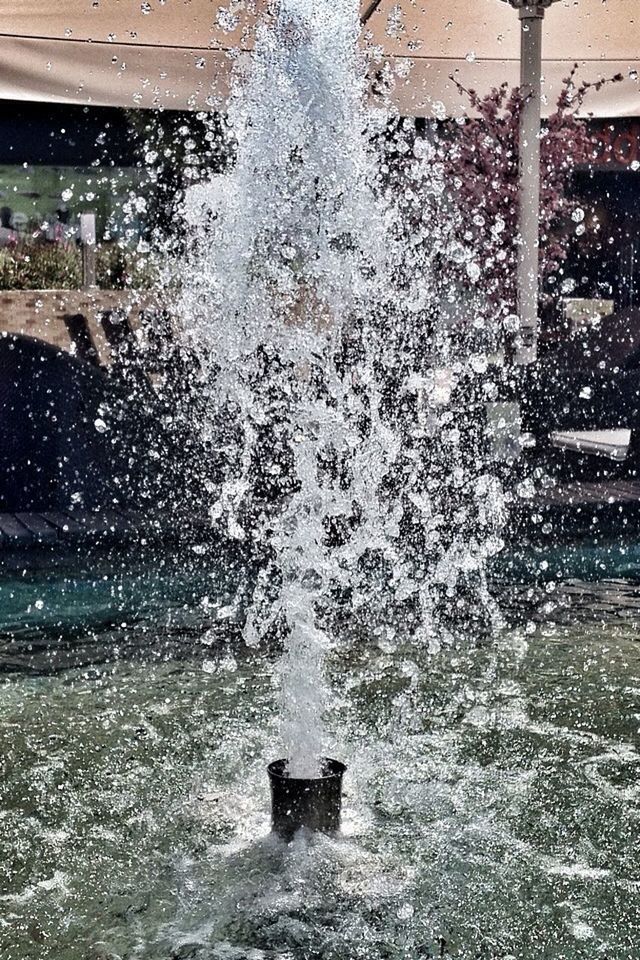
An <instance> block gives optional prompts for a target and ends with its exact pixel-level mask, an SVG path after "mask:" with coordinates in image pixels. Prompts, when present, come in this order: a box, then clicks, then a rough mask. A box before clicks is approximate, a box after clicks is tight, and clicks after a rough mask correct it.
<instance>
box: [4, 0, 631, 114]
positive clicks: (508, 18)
mask: <svg viewBox="0 0 640 960" xmlns="http://www.w3.org/2000/svg"><path fill="white" fill-rule="evenodd" d="M336 2H340V0H336ZM367 5H368V4H366V3H365V2H363V4H362V6H363V9H364V8H365V7H366V6H367ZM265 7H266V0H20V2H19V3H16V2H15V0H0V98H4V99H18V100H36V101H50V102H66V103H82V104H94V105H111V106H122V107H136V106H138V107H154V106H163V107H166V108H169V109H184V108H203V107H206V105H207V98H210V97H211V95H213V97H214V100H215V102H216V103H223V102H224V98H225V97H226V96H227V94H228V90H229V83H230V76H231V71H232V67H233V63H234V56H233V55H232V56H230V55H229V51H230V50H234V49H236V50H240V51H244V52H246V51H249V50H250V49H251V45H252V36H253V28H254V24H255V17H256V13H257V14H258V15H259V14H260V13H261V12H262V11H264V9H265ZM249 8H251V12H248V11H249ZM236 16H237V21H238V22H237V25H236V26H235V28H233V29H231V30H229V20H230V18H231V17H236ZM362 43H363V44H372V45H376V46H379V47H381V48H382V50H383V54H384V58H385V59H386V60H387V61H388V62H389V64H390V67H391V70H392V72H393V74H394V75H395V77H396V82H395V88H394V90H393V93H392V99H394V100H395V102H396V104H397V106H398V108H399V110H400V112H401V113H402V114H404V115H406V116H430V115H432V114H433V112H434V109H435V111H436V112H437V113H438V114H440V115H442V114H443V113H444V112H446V114H448V115H455V114H458V113H461V112H462V111H464V109H465V107H466V101H465V98H464V97H462V96H461V95H460V94H459V93H458V90H457V87H456V85H455V84H454V83H453V82H452V80H451V79H450V77H451V76H455V77H456V79H457V80H459V82H460V83H462V84H463V86H465V87H474V88H475V89H477V90H478V91H487V90H489V89H490V88H491V87H492V86H498V85H499V84H500V83H502V82H503V81H505V80H506V81H508V82H509V83H510V84H513V85H515V84H517V82H518V76H519V68H518V63H519V21H518V16H517V13H516V12H515V11H514V10H513V9H511V8H510V7H509V6H508V5H507V4H506V3H504V2H501V0H382V2H381V4H380V6H379V8H378V9H377V10H376V12H375V13H374V14H373V16H372V18H371V20H370V21H369V23H368V24H367V26H366V27H365V28H364V30H363V37H362ZM240 55H243V53H242V52H241V54H240ZM639 60H640V3H639V0H559V2H557V3H555V4H554V5H553V6H552V7H551V8H550V9H549V10H548V11H547V15H546V17H545V40H544V65H543V72H544V80H545V95H546V101H547V103H548V104H549V106H550V107H551V108H552V107H553V104H554V103H555V99H556V95H557V92H558V91H559V89H560V86H561V83H562V79H563V77H565V76H567V74H568V73H569V71H570V69H571V67H572V65H573V63H574V61H577V62H578V63H579V74H578V76H579V78H580V79H584V80H591V81H597V80H598V79H601V78H603V77H609V76H612V75H614V74H616V73H622V74H623V75H624V78H625V79H624V81H623V82H622V83H617V84H609V85H606V86H605V87H604V88H603V89H602V90H600V91H599V92H595V91H594V92H593V93H592V95H591V96H590V97H589V98H588V101H587V102H586V104H585V110H586V111H588V112H589V113H593V115H595V116H600V117H628V116H639V115H640V84H639V82H638V78H637V74H636V72H635V71H636V69H640V67H639V66H638V61H639Z"/></svg>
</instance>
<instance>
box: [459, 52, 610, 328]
mask: <svg viewBox="0 0 640 960" xmlns="http://www.w3.org/2000/svg"><path fill="white" fill-rule="evenodd" d="M575 71H576V67H574V69H573V70H572V72H571V74H570V75H569V76H568V77H567V78H566V79H565V81H564V86H563V89H562V91H561V93H560V96H559V98H558V101H557V103H556V109H555V111H554V113H553V114H552V115H551V116H550V117H549V118H548V119H547V120H546V121H545V123H544V124H543V126H542V130H541V136H540V157H541V174H542V176H541V193H540V276H541V279H542V280H543V281H545V280H546V281H547V282H549V281H553V278H554V276H555V275H557V273H558V271H559V270H560V268H561V265H562V263H563V261H564V260H565V259H566V257H567V254H568V244H567V243H566V242H563V236H562V231H563V228H564V225H566V224H567V223H571V222H572V220H573V221H575V231H576V233H577V234H578V235H580V234H583V233H584V232H585V229H586V226H585V224H584V223H583V222H582V221H583V219H584V214H583V212H582V211H581V210H580V209H579V205H578V203H577V201H575V200H573V199H571V198H570V196H569V191H568V187H569V183H570V179H571V175H572V172H573V170H574V168H575V167H576V166H577V165H578V164H584V163H588V162H589V160H591V159H593V157H594V155H595V141H594V139H593V137H592V136H591V135H590V133H589V131H588V128H587V125H586V122H585V121H584V120H580V119H579V118H578V117H577V116H576V112H577V110H578V108H579V107H580V105H581V104H582V102H583V100H584V97H585V95H586V94H587V92H588V90H589V89H590V88H591V87H594V88H595V89H599V88H600V87H601V86H602V85H603V84H604V83H607V82H615V81H617V80H619V79H622V78H621V77H619V76H616V77H612V78H611V79H610V80H609V81H607V80H602V81H599V82H598V83H596V84H589V83H583V84H582V85H580V86H579V87H576V85H575V83H574V78H575ZM452 79H454V78H452ZM454 82H456V83H457V81H454ZM457 86H458V89H459V90H461V91H462V92H463V93H464V94H465V95H466V96H467V98H468V101H469V105H470V107H471V108H472V109H473V111H474V113H475V114H476V115H477V116H476V117H474V118H472V119H468V120H467V121H466V122H465V123H463V124H461V125H459V126H458V127H457V128H456V130H455V132H454V134H453V143H452V145H451V149H450V150H449V151H448V154H447V157H446V159H445V170H446V173H447V175H448V177H449V179H450V181H451V182H452V185H453V188H454V192H455V194H456V196H457V199H458V202H459V205H460V210H461V213H462V226H461V228H460V234H461V235H460V236H459V239H460V240H462V241H463V242H464V243H465V244H467V245H468V246H470V247H471V248H473V249H474V250H475V251H478V252H479V254H480V261H479V264H478V266H479V268H480V269H479V271H478V280H479V282H481V283H482V286H483V289H484V290H485V292H486V294H487V297H488V300H489V302H490V304H491V306H492V308H494V309H496V310H497V311H498V316H499V317H500V318H502V319H504V317H505V316H507V315H508V314H512V313H514V312H515V310H516V264H517V259H518V242H519V238H518V179H519V178H518V150H519V125H520V112H521V110H522V105H523V103H524V95H523V93H522V91H521V89H520V88H519V87H515V88H513V89H511V90H510V89H509V85H508V84H507V83H503V84H502V85H501V86H500V87H495V88H493V90H492V91H491V92H490V93H489V94H487V95H486V96H484V97H481V96H480V95H479V94H478V93H476V92H475V91H474V90H466V89H465V88H464V87H462V86H461V85H460V84H459V83H458V84H457Z"/></svg>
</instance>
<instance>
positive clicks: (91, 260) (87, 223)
mask: <svg viewBox="0 0 640 960" xmlns="http://www.w3.org/2000/svg"><path fill="white" fill-rule="evenodd" d="M80 248H81V251H82V289H83V290H92V289H94V288H95V286H96V215H95V213H93V212H92V211H90V212H87V213H81V214H80Z"/></svg>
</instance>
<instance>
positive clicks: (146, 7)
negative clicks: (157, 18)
mask: <svg viewBox="0 0 640 960" xmlns="http://www.w3.org/2000/svg"><path fill="white" fill-rule="evenodd" d="M140 9H141V10H142V12H143V13H144V14H147V13H151V4H150V3H149V2H148V0H143V2H142V3H141V4H140Z"/></svg>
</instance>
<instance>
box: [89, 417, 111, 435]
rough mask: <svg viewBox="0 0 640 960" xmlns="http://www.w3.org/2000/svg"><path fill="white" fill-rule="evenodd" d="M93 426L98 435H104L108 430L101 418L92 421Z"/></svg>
mask: <svg viewBox="0 0 640 960" xmlns="http://www.w3.org/2000/svg"><path fill="white" fill-rule="evenodd" d="M93 425H94V427H95V428H96V430H97V431H98V433H106V432H107V430H108V429H109V428H108V427H107V425H106V423H105V422H104V420H103V419H102V418H101V417H98V418H97V419H96V420H94V421H93Z"/></svg>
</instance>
